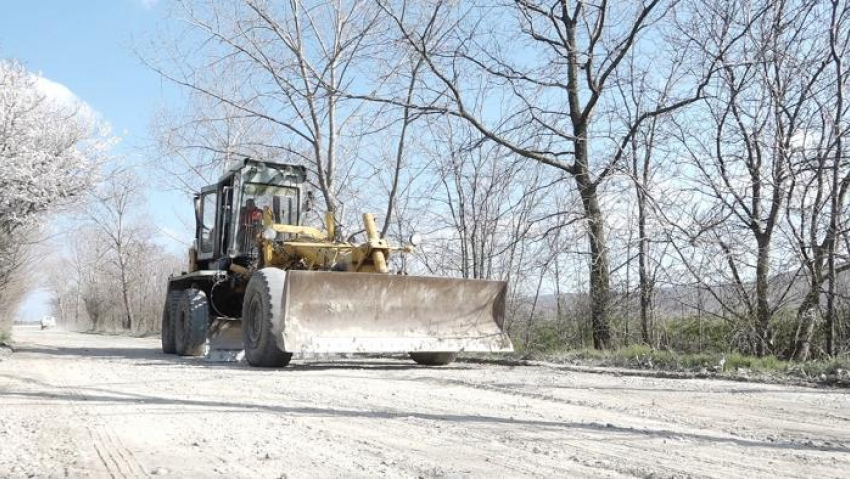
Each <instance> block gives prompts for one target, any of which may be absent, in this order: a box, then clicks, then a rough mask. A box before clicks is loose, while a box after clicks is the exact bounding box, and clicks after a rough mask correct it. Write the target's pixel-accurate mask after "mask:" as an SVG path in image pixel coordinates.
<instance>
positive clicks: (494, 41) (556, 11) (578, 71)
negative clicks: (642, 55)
mask: <svg viewBox="0 0 850 479" xmlns="http://www.w3.org/2000/svg"><path fill="white" fill-rule="evenodd" d="M379 3H380V4H381V6H382V8H383V10H384V11H385V12H386V13H387V14H388V15H389V16H390V17H391V18H392V19H393V21H394V22H395V24H396V27H397V28H398V30H399V32H400V34H401V37H402V40H403V41H404V42H405V43H406V44H407V45H408V46H409V48H411V49H413V50H414V51H415V52H416V53H418V54H419V55H420V57H421V58H422V59H423V60H424V62H425V64H426V66H427V67H428V71H429V73H430V76H431V80H432V84H431V86H430V87H429V89H430V91H433V92H435V94H434V96H433V97H432V98H431V100H432V101H431V102H428V103H419V104H417V105H416V107H417V108H418V109H420V110H422V111H428V112H434V113H443V114H447V115H450V116H454V117H457V118H461V119H463V120H464V121H467V122H469V124H470V125H472V126H473V127H474V128H475V129H476V130H477V131H478V133H479V134H480V135H481V136H482V137H484V138H485V139H487V140H489V141H492V142H495V143H496V144H498V145H500V146H502V147H504V148H506V149H507V150H509V151H511V152H512V153H514V154H516V155H518V156H520V157H522V158H525V159H527V160H531V161H535V162H539V163H542V164H544V165H548V166H551V167H554V168H556V169H558V170H560V171H562V172H564V173H565V174H568V175H570V176H571V177H572V179H573V182H574V185H575V187H576V189H577V191H578V193H579V195H580V197H581V199H582V205H583V215H584V220H585V224H586V226H587V240H588V246H589V249H590V252H589V255H590V258H591V268H590V285H591V286H590V290H591V296H592V298H593V301H592V304H593V307H592V313H591V317H592V322H593V331H594V345H595V346H596V347H597V348H606V347H610V346H611V332H610V326H609V312H608V307H609V301H610V259H609V251H608V242H607V240H606V231H605V214H604V212H603V211H602V207H601V206H600V188H601V186H602V184H603V182H604V181H605V180H606V179H607V178H608V177H609V176H611V175H612V174H613V173H614V171H615V170H616V168H617V165H619V163H620V161H621V160H622V158H623V155H624V152H625V150H626V147H627V146H628V145H629V143H630V142H631V139H632V138H633V137H634V136H635V135H636V134H637V132H638V130H639V129H640V126H641V125H642V124H643V123H644V122H645V121H647V120H649V119H651V118H653V117H656V116H660V115H665V114H669V113H672V112H673V111H676V110H678V109H680V108H683V107H684V106H687V105H689V104H691V103H693V102H695V101H697V100H698V99H700V98H701V97H702V91H703V88H704V86H705V80H701V81H698V82H697V83H695V84H691V85H689V86H688V87H684V84H685V83H686V82H682V83H681V84H680V87H679V88H678V89H677V91H676V93H677V94H676V95H675V97H670V98H665V100H666V101H664V102H661V103H652V104H651V105H648V108H647V109H646V110H644V111H640V112H637V114H636V115H635V118H634V121H633V123H632V124H630V125H626V126H625V128H616V127H614V126H613V123H612V122H610V121H609V120H610V113H611V112H612V107H613V105H612V103H611V100H610V97H611V90H612V86H613V85H614V84H616V83H617V82H623V81H629V80H628V79H627V78H626V77H627V75H628V69H624V68H623V60H624V59H625V58H626V57H627V55H628V54H629V53H630V52H634V51H636V50H637V45H639V44H640V43H641V42H642V41H645V39H646V38H648V37H653V36H654V38H653V40H654V41H657V40H658V38H659V35H660V33H659V32H658V31H657V29H654V27H655V26H656V25H657V24H658V23H659V22H660V21H661V20H662V19H663V18H665V17H666V16H667V15H668V13H669V11H670V9H671V8H672V5H673V4H675V2H672V3H670V2H661V1H659V0H653V1H646V2H640V3H637V4H629V5H626V4H618V5H616V6H614V5H609V4H608V2H604V1H603V2H601V3H599V4H589V3H586V2H576V3H575V4H573V5H570V2H560V3H546V2H534V1H516V2H513V3H512V4H511V5H503V4H500V5H497V6H493V5H491V4H486V5H485V4H481V5H479V4H464V6H454V5H453V4H450V3H448V2H436V3H435V4H434V6H433V8H430V9H426V10H427V11H425V12H423V13H422V14H421V15H419V16H418V19H415V20H409V19H408V17H410V16H411V15H410V14H409V13H408V10H413V9H415V8H414V7H413V6H412V5H411V4H408V3H407V2H401V3H400V4H393V5H389V4H387V3H384V2H379ZM650 32H652V33H650ZM481 78H483V79H484V80H483V81H478V79H481ZM562 79H563V80H562ZM497 86H500V87H504V90H501V91H506V92H507V96H508V98H507V99H505V98H504V97H503V98H502V99H501V100H499V101H501V102H502V105H504V109H505V111H503V112H502V113H501V114H500V115H498V116H499V118H500V119H497V120H492V119H491V118H490V116H489V115H480V114H477V112H476V111H475V110H474V109H472V108H470V106H469V105H470V101H469V95H468V93H467V92H468V91H469V90H470V89H475V88H476V87H478V88H485V89H486V88H490V87H497ZM671 96H672V95H671ZM391 101H396V102H398V103H404V101H403V99H394V100H391ZM493 101H494V102H495V101H496V100H493Z"/></svg>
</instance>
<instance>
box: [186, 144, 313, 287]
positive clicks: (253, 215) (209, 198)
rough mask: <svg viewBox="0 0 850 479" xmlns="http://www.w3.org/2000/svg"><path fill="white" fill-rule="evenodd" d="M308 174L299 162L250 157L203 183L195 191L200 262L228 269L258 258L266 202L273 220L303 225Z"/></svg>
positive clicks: (216, 267) (204, 264) (203, 265)
mask: <svg viewBox="0 0 850 479" xmlns="http://www.w3.org/2000/svg"><path fill="white" fill-rule="evenodd" d="M306 178H307V171H306V168H304V167H303V166H301V165H289V164H279V163H272V162H266V161H258V160H252V159H248V158H246V159H245V160H243V161H242V162H240V163H238V164H237V165H235V166H234V167H232V168H231V169H230V170H229V171H228V172H227V173H225V174H224V175H223V176H222V177H221V179H220V180H219V182H218V183H216V184H214V185H210V186H207V187H205V188H203V189H202V190H201V193H200V194H198V195H196V196H195V219H196V231H195V241H196V246H195V247H196V259H197V267H198V268H199V269H215V270H224V269H227V268H228V267H229V265H230V264H231V263H236V264H240V265H243V266H244V265H246V264H248V263H249V262H250V261H251V260H252V259H254V258H256V257H257V255H258V251H257V245H256V235H257V234H258V233H259V232H261V231H262V224H263V212H264V211H265V209H266V208H268V209H270V210H271V212H272V216H273V220H274V222H275V223H279V224H289V225H300V224H301V207H300V205H301V198H302V195H301V190H302V185H303V183H304V181H305V180H306Z"/></svg>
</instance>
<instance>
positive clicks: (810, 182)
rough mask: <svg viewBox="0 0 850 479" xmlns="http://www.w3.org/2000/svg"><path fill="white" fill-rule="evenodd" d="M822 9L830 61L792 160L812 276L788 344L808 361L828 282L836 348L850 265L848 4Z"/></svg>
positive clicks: (829, 327) (797, 214) (801, 239)
mask: <svg viewBox="0 0 850 479" xmlns="http://www.w3.org/2000/svg"><path fill="white" fill-rule="evenodd" d="M820 13H821V14H822V17H821V20H822V21H823V20H824V19H825V18H828V19H829V34H828V38H826V39H825V40H826V41H823V42H818V43H817V44H818V46H819V47H820V49H821V50H820V53H821V59H822V61H823V62H824V63H825V64H827V65H826V71H825V72H824V77H825V78H824V82H823V86H821V88H820V89H819V92H820V95H818V97H817V98H816V100H817V110H816V112H815V114H813V115H812V118H811V119H810V121H809V124H808V125H807V128H805V130H804V133H801V134H800V135H799V136H798V137H797V145H795V146H796V147H797V148H798V149H800V150H801V152H802V156H803V157H802V158H801V159H800V161H798V162H795V163H794V164H792V168H791V175H792V178H791V181H790V185H789V188H788V201H789V209H788V212H787V220H788V226H789V229H790V231H791V235H792V237H793V239H794V242H795V243H796V245H797V254H798V255H799V256H800V259H801V262H802V265H803V268H804V271H805V273H806V276H807V279H808V285H807V286H808V289H807V292H806V293H805V295H804V297H803V300H802V302H801V303H800V305H799V307H798V309H797V328H796V331H795V334H794V338H793V344H791V346H790V355H791V356H792V357H793V358H794V359H795V360H798V361H805V360H806V359H807V358H808V357H809V355H810V350H811V342H812V337H813V335H814V331H815V324H816V322H817V321H816V318H817V316H818V310H819V309H820V308H819V306H820V303H821V296H822V293H823V286H824V284H828V291H827V294H826V301H827V303H826V334H825V342H826V345H825V346H826V348H825V349H826V353H827V354H833V353H834V324H835V316H836V313H835V309H836V306H835V296H836V289H835V288H836V280H837V274H838V273H841V272H843V271H846V270H848V269H850V263H848V262H847V256H846V251H845V255H844V256H843V261H842V264H837V262H836V259H837V258H838V257H839V249H840V247H841V246H842V245H841V240H842V237H843V236H844V234H845V230H846V226H844V224H845V214H846V213H845V209H846V201H847V190H848V187H850V169H848V164H847V161H846V160H847V154H846V151H845V150H846V148H847V144H846V142H845V141H844V139H845V138H844V137H845V136H846V135H847V134H848V130H847V128H846V127H844V126H842V125H843V124H844V123H845V120H844V119H846V118H847V117H848V113H850V112H848V110H847V109H848V106H847V105H846V104H845V100H844V88H845V86H844V85H846V84H847V81H848V79H849V78H850V76H848V72H847V71H846V70H845V69H844V64H843V61H844V58H846V56H847V54H848V52H850V34H848V22H850V18H848V15H850V5H847V4H846V3H845V2H839V1H833V2H830V6H829V10H828V11H823V12H820Z"/></svg>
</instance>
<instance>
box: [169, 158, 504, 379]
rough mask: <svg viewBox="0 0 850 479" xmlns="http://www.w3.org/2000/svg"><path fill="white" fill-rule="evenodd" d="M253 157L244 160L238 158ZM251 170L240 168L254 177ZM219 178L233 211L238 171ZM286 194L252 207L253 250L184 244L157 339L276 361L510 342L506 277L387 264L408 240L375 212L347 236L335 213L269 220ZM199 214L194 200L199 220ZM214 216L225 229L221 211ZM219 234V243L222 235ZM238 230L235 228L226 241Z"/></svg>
mask: <svg viewBox="0 0 850 479" xmlns="http://www.w3.org/2000/svg"><path fill="white" fill-rule="evenodd" d="M252 164H254V162H251V163H249V162H247V161H246V164H245V168H248V167H249V166H250V165H252ZM249 173H250V170H248V172H246V173H243V175H244V176H246V177H248V178H251V176H250V174H249ZM290 182H291V183H293V184H300V182H297V181H292V179H290ZM223 184H224V185H225V186H219V189H218V190H217V191H219V193H221V196H223V197H224V198H225V199H227V198H228V195H230V196H229V198H230V200H229V201H230V202H231V205H227V204H223V203H224V202H222V201H219V203H218V207H217V209H218V210H219V212H221V211H227V210H228V209H229V210H230V211H231V212H233V211H235V209H236V208H234V207H233V206H232V203H233V202H235V201H239V197H238V196H234V195H233V193H232V192H230V190H227V188H228V186H226V185H229V184H235V186H239V184H238V181H237V180H233V182H232V183H223ZM281 184H288V183H286V182H281ZM211 191H212V190H211ZM293 196H295V194H293ZM281 203H282V202H281V201H280V200H279V199H278V200H275V201H274V205H275V206H274V207H273V206H271V205H266V206H265V207H264V208H262V209H261V210H259V211H260V212H261V213H260V214H257V215H255V217H256V219H257V221H256V228H254V229H253V230H251V231H250V240H251V241H252V242H253V243H254V245H253V249H252V250H251V251H253V252H254V254H253V255H244V254H241V253H240V254H232V251H233V248H231V254H230V255H229V258H230V259H228V258H217V257H216V255H214V254H213V255H211V256H210V258H211V259H205V258H204V257H203V255H202V254H199V253H198V251H195V252H193V253H191V256H192V259H191V260H190V263H191V264H192V265H195V266H194V267H195V268H196V269H197V270H196V271H191V272H189V273H187V274H185V275H181V276H179V277H175V278H173V279H172V281H171V284H170V287H169V296H168V299H167V301H166V306H165V311H164V314H163V350H165V351H166V352H177V353H178V354H189V355H193V354H202V353H203V352H204V351H206V353H207V356H208V358H210V359H218V360H228V359H239V358H241V357H242V351H244V356H245V358H246V359H247V361H248V362H249V363H251V364H252V365H254V366H282V365H285V364H287V363H288V362H289V359H290V358H291V357H292V355H293V354H297V355H305V356H306V355H312V354H322V353H409V354H410V355H411V357H412V358H413V359H414V360H416V361H417V362H419V363H422V364H436V365H439V364H446V363H448V362H450V361H451V360H453V359H454V357H455V355H456V354H457V353H458V352H460V351H486V352H500V351H510V350H512V346H511V343H510V340H509V339H508V338H507V336H506V335H505V333H504V332H503V329H502V328H503V325H504V318H505V295H506V283H504V282H501V281H483V280H468V279H457V278H440V277H425V276H408V275H406V274H397V273H392V272H390V269H389V266H388V265H389V264H390V263H391V261H390V260H391V258H392V256H393V255H396V254H404V253H410V252H412V251H413V246H402V247H394V246H391V245H390V244H389V243H388V242H387V241H386V240H385V239H383V238H381V237H380V234H379V233H378V230H377V228H376V226H375V220H374V218H373V217H372V215H370V214H365V215H363V231H364V233H365V237H366V238H365V241H363V242H361V243H354V242H349V241H342V240H340V239H338V236H339V235H338V234H337V231H336V222H335V219H334V217H333V216H332V215H330V214H328V215H326V217H325V225H324V226H325V227H324V231H321V230H319V229H317V228H313V227H309V226H301V225H298V224H292V223H294V222H289V223H287V222H278V221H276V218H280V217H281V214H280V210H281V207H280V205H281ZM289 204H290V206H291V202H290V203H289ZM252 206H253V205H252ZM275 209H277V210H278V211H275ZM291 209H292V208H290V210H291ZM202 216H204V211H199V214H198V217H199V223H200V222H201V221H202V220H203V218H202ZM243 216H244V215H243ZM289 216H290V220H291V219H292V214H291V213H290V215H289ZM299 216H300V214H299ZM215 225H216V226H218V227H219V231H226V230H229V229H228V228H229V225H228V224H227V223H226V222H223V221H220V220H216V222H215ZM208 229H209V230H210V231H214V229H213V227H209V228H208ZM230 230H232V231H234V232H237V230H236V229H230ZM198 231H199V242H198V244H199V245H203V243H202V240H203V239H204V237H203V232H204V231H206V230H204V226H203V225H200V226H199V228H198ZM237 233H238V232H237ZM222 234H223V235H225V238H223V239H219V240H220V241H221V242H222V244H223V243H224V242H226V241H227V240H228V238H227V237H226V233H222ZM244 236H245V235H243V237H244ZM236 237H238V234H235V235H231V236H230V240H231V244H233V241H234V240H233V238H236ZM213 250H214V248H213ZM222 250H224V248H222ZM243 256H244V257H245V258H246V259H243ZM204 266H206V269H204V268H203V267H204ZM211 266H216V267H217V268H218V269H213V268H211ZM224 266H226V270H223V267H224ZM178 298H179V299H178ZM202 330H203V333H204V340H205V341H204V342H203V347H202V346H201V338H200V335H201V331H202ZM169 331H171V332H172V333H171V334H170V337H168V338H167V336H169V334H168V332H169ZM169 340H170V341H171V342H170V343H169ZM181 342H183V343H189V344H188V346H187V345H186V344H178V343H181ZM169 349H172V350H173V351H169Z"/></svg>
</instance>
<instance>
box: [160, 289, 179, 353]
mask: <svg viewBox="0 0 850 479" xmlns="http://www.w3.org/2000/svg"><path fill="white" fill-rule="evenodd" d="M182 295H183V291H169V292H168V294H167V295H166V296H165V305H164V306H163V307H162V328H161V331H162V352H163V353H165V354H174V353H176V352H177V345H176V344H177V343H176V342H175V340H174V333H175V331H174V323H175V319H176V318H177V315H178V308H179V307H180V297H181V296H182Z"/></svg>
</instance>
